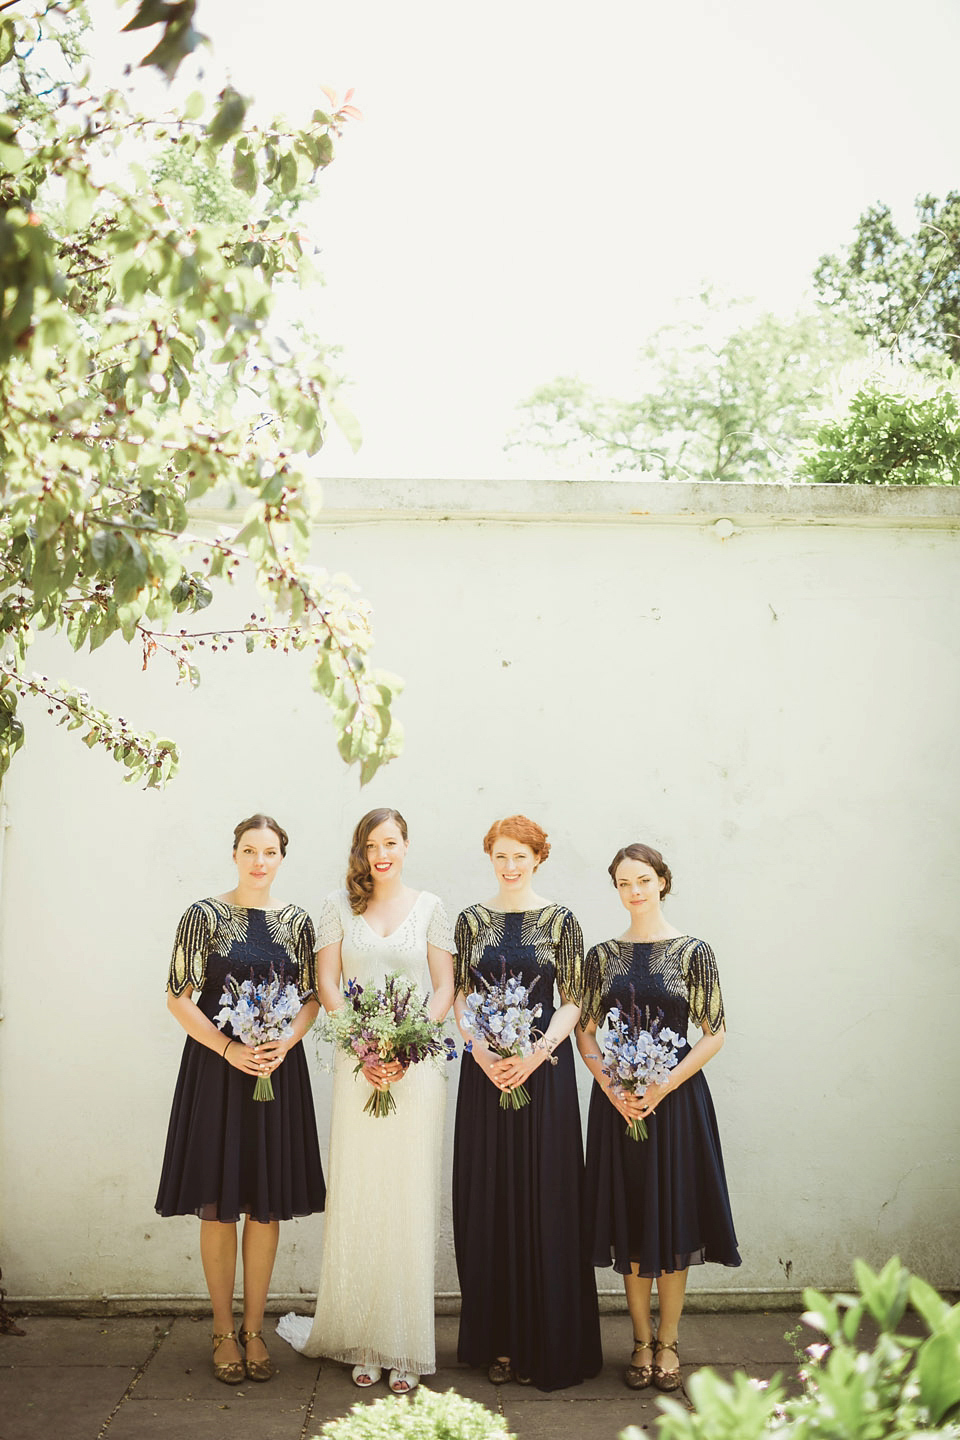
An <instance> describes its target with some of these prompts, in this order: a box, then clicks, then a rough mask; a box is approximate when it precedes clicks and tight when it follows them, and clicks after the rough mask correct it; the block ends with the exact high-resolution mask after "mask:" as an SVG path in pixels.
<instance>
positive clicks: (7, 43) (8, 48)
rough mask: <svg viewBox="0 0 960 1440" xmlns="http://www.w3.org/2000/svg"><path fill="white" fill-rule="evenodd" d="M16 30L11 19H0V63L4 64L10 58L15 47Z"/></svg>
mask: <svg viewBox="0 0 960 1440" xmlns="http://www.w3.org/2000/svg"><path fill="white" fill-rule="evenodd" d="M16 42H17V32H16V29H15V28H14V24H13V21H12V20H11V19H10V18H9V17H5V18H4V19H3V20H0V65H6V63H7V61H8V60H10V59H12V57H13V53H14V50H15V48H16Z"/></svg>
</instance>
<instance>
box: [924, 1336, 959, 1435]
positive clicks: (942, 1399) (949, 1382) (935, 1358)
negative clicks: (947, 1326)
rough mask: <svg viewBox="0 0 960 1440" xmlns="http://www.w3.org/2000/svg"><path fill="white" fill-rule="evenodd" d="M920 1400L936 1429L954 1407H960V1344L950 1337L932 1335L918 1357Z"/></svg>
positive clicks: (925, 1342)
mask: <svg viewBox="0 0 960 1440" xmlns="http://www.w3.org/2000/svg"><path fill="white" fill-rule="evenodd" d="M916 1375H917V1380H918V1382H919V1385H920V1398H921V1400H922V1401H923V1403H924V1405H926V1406H927V1408H928V1409H929V1411H930V1418H931V1419H932V1421H933V1423H934V1424H935V1425H937V1424H939V1422H940V1421H941V1420H942V1419H943V1417H944V1415H945V1414H946V1412H947V1411H948V1410H950V1409H952V1408H953V1406H954V1405H960V1341H958V1340H956V1339H954V1338H953V1337H952V1336H949V1335H932V1336H931V1337H930V1339H929V1340H925V1341H924V1343H923V1344H922V1345H921V1347H920V1350H919V1351H918V1354H917V1365H916Z"/></svg>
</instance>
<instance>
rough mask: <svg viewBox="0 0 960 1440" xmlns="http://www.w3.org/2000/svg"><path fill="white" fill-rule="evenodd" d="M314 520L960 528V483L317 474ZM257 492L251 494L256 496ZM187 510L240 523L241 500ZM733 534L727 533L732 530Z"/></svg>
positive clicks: (330, 522)
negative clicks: (386, 477)
mask: <svg viewBox="0 0 960 1440" xmlns="http://www.w3.org/2000/svg"><path fill="white" fill-rule="evenodd" d="M318 485H319V489H320V493H321V496H322V501H323V504H322V509H320V510H319V512H318V514H317V516H316V523H317V524H318V525H320V526H328V525H343V524H376V523H378V522H385V521H389V522H396V521H398V520H401V521H402V520H450V521H466V522H471V521H508V522H510V521H515V522H527V523H537V522H544V521H555V522H556V521H562V522H565V523H571V524H617V525H622V524H624V523H627V522H635V523H637V524H642V523H651V522H652V523H669V524H700V525H702V524H703V523H704V521H713V522H714V523H721V524H722V523H723V522H729V523H730V524H731V525H733V526H734V527H735V528H740V527H743V528H747V527H750V526H756V525H769V524H774V525H844V526H856V527H870V526H876V527H881V528H890V527H908V528H920V529H960V485H956V486H953V485H889V486H875V485H799V484H796V485H790V484H770V485H751V484H741V483H735V484H724V483H722V482H705V483H701V482H697V481H675V482H665V481H658V480H609V479H603V480H527V479H517V480H512V479H510V480H503V479H497V480H485V479H477V480H418V479H408V480H373V479H369V480H363V479H353V478H350V479H344V478H332V479H324V480H320V481H319V482H318ZM252 498H253V497H251V499H252ZM240 504H241V509H240V510H237V509H230V510H228V509H226V508H224V506H223V505H222V504H218V503H217V498H216V497H214V496H211V497H210V501H209V502H208V503H207V504H203V503H201V504H199V505H197V506H195V507H192V508H193V511H194V514H195V515H197V516H198V517H200V516H203V517H204V518H209V519H218V520H219V519H222V520H224V521H226V522H228V523H234V524H235V523H238V520H239V515H240V514H242V510H243V508H245V507H244V501H243V497H240ZM728 533H732V532H728Z"/></svg>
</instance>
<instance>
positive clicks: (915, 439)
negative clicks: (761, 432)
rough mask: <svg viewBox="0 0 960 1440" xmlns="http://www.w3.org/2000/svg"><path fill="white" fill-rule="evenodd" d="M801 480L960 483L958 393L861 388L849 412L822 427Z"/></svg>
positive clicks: (802, 467) (803, 464) (801, 470)
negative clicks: (928, 393)
mask: <svg viewBox="0 0 960 1440" xmlns="http://www.w3.org/2000/svg"><path fill="white" fill-rule="evenodd" d="M798 478H799V479H803V480H813V481H819V482H820V483H826V484H846V485H956V484H958V483H960V411H958V406H957V397H956V394H955V393H954V391H952V390H948V389H946V388H944V389H941V390H938V391H937V392H936V393H935V394H932V395H926V396H924V395H911V394H909V393H897V392H891V391H886V390H883V389H876V388H873V387H868V388H865V389H862V390H858V391H857V393H856V394H855V395H854V396H853V399H852V400H851V401H850V405H849V407H848V409H847V413H846V415H844V416H843V418H842V419H840V420H831V421H829V422H828V423H827V424H826V425H822V426H821V427H820V429H819V430H818V431H817V435H816V439H815V442H814V446H813V447H812V448H811V450H810V451H809V452H808V453H807V455H805V456H804V458H803V460H802V461H801V462H800V465H799V467H798Z"/></svg>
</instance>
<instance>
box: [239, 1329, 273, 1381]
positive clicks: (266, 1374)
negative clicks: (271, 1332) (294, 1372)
mask: <svg viewBox="0 0 960 1440" xmlns="http://www.w3.org/2000/svg"><path fill="white" fill-rule="evenodd" d="M262 1339H263V1332H262V1331H261V1330H241V1331H240V1344H241V1345H242V1346H243V1347H244V1349H246V1347H247V1346H248V1345H249V1343H250V1341H251V1340H262ZM246 1369H247V1378H248V1379H249V1380H271V1379H272V1378H273V1362H272V1360H271V1359H270V1356H269V1355H268V1356H267V1358H266V1360H247V1361H246Z"/></svg>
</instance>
